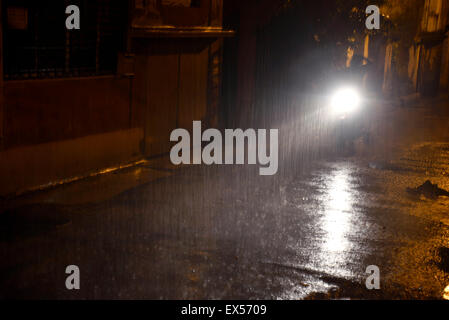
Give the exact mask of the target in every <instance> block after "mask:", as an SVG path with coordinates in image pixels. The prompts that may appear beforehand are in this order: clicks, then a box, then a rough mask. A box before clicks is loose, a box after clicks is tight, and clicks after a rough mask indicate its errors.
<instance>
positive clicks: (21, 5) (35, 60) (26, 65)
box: [2, 0, 128, 80]
mask: <svg viewBox="0 0 449 320" xmlns="http://www.w3.org/2000/svg"><path fill="white" fill-rule="evenodd" d="M71 4H74V5H78V6H79V8H80V12H81V23H80V24H81V29H80V30H67V29H66V27H65V20H66V18H67V16H68V15H67V14H65V8H66V7H67V6H68V5H71ZM2 12H3V21H4V23H3V34H4V36H3V52H4V61H3V66H4V79H5V80H14V79H43V78H63V77H80V76H96V75H107V74H114V73H115V72H116V68H117V56H118V52H119V51H121V50H123V44H124V33H125V31H126V22H127V18H128V5H127V1H124V0H70V1H67V0H48V1H36V0H4V1H3V10H2Z"/></svg>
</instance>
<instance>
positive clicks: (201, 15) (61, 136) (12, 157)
mask: <svg viewBox="0 0 449 320" xmlns="http://www.w3.org/2000/svg"><path fill="white" fill-rule="evenodd" d="M3 1H5V0H3ZM11 1H13V0H11ZM11 1H10V2H11ZM80 1H81V0H80ZM98 1H99V2H101V3H109V2H111V1H117V0H98ZM25 2H26V1H25ZM81 2H82V1H81ZM126 2H127V3H128V4H129V8H130V10H129V11H128V10H123V12H121V14H122V15H123V17H124V18H126V19H127V20H128V24H127V25H125V26H123V27H122V29H120V30H121V31H123V32H124V33H125V34H126V39H124V40H126V41H124V46H123V47H122V48H121V49H120V50H119V51H118V57H117V60H116V65H115V66H114V70H113V72H106V74H103V73H104V72H103V71H104V68H102V67H101V65H98V58H99V55H98V52H97V59H96V60H97V64H96V66H95V64H93V68H91V67H89V68H87V69H86V68H84V69H82V68H81V69H80V68H78V69H76V68H75V69H73V68H72V69H71V68H67V66H68V64H67V63H69V62H70V61H71V60H70V59H68V58H67V57H66V60H65V61H66V65H65V68H64V69H57V68H56V69H54V70H53V69H52V70H50V71H48V70H46V71H45V76H44V77H43V79H40V75H41V74H43V72H40V73H39V72H35V70H31V71H30V72H29V71H28V70H25V72H23V73H19V74H16V75H13V76H11V75H10V74H8V80H6V81H5V80H4V79H3V77H0V78H1V80H0V89H1V92H2V93H4V94H2V95H0V102H2V101H1V99H3V98H4V102H3V103H0V120H2V117H3V120H2V121H1V125H0V131H1V133H2V134H3V137H4V139H2V144H1V145H0V176H2V182H1V183H0V195H2V194H9V193H15V192H21V191H24V190H27V189H29V188H34V187H36V186H41V185H47V184H49V183H54V182H57V181H61V180H65V179H71V178H73V177H80V176H81V177H82V176H85V175H88V174H90V173H92V172H98V171H100V170H102V169H103V168H106V167H114V166H117V165H120V164H123V163H129V162H131V161H136V160H139V159H141V158H142V157H145V156H155V155H159V154H163V153H166V152H168V151H169V148H170V132H171V131H172V130H173V129H176V128H180V127H183V128H186V129H190V130H191V127H192V121H194V120H202V121H203V123H204V124H205V126H207V125H213V123H214V121H215V122H216V121H217V112H218V108H219V103H218V95H219V88H220V74H221V68H220V67H221V40H220V38H221V37H222V36H224V35H223V34H226V32H223V31H222V20H221V19H222V18H221V17H222V1H221V0H210V1H208V0H201V1H192V2H191V3H192V5H191V7H188V8H173V7H170V6H164V5H163V3H164V2H163V1H162V0H151V1H146V2H144V1H134V0H130V1H126ZM126 2H123V1H122V0H120V1H119V2H117V3H126ZM88 3H89V4H90V3H91V2H88ZM0 4H2V0H0ZM3 4H4V2H3ZM35 4H36V5H37V2H36V3H35ZM141 4H143V6H144V7H143V8H141V9H136V8H135V7H134V6H137V5H141ZM145 4H147V5H155V6H156V9H157V10H158V12H159V14H160V15H161V16H160V17H156V20H154V19H152V18H151V19H149V20H148V17H149V16H152V11H151V10H153V9H154V8H150V9H151V10H149V8H148V7H145ZM0 7H1V6H0ZM136 13H137V14H136ZM63 14H64V17H65V16H66V15H65V13H63ZM139 14H140V16H139ZM136 16H137V18H138V19H137V20H138V21H137V20H136V19H135V18H136ZM3 17H4V15H3ZM139 19H140V20H139ZM82 21H83V20H82ZM136 21H137V22H139V23H140V25H139V23H137V24H136ZM161 24H162V25H163V26H162V27H161ZM1 26H2V27H4V26H5V21H2V24H1ZM62 28H64V26H62ZM167 30H168V31H167ZM0 31H1V30H0ZM70 32H71V31H70ZM74 32H76V31H74ZM0 34H1V32H0ZM227 35H229V33H228V34H227ZM120 37H121V36H120V35H118V34H117V38H120ZM67 39H68V38H67ZM108 39H109V40H108V41H110V38H108ZM0 43H2V42H0ZM108 43H109V42H108ZM98 47H101V44H100V45H98V43H97V48H98ZM80 48H83V46H80ZM1 49H2V50H0V51H2V52H4V46H2V47H1ZM72 49H73V48H71V49H70V48H66V49H65V50H66V51H67V52H68V51H70V50H72ZM73 50H74V51H73ZM73 50H72V51H73V52H75V53H76V52H79V48H75V49H73ZM77 50H78V51H77ZM72 51H70V52H72ZM44 53H45V50H44V49H42V50H41V51H40V56H38V58H39V57H42V56H43V57H45V54H44ZM94 60H95V59H94ZM77 61H78V60H77ZM0 68H1V64H0ZM98 71H100V72H98ZM86 72H87V73H88V74H84V73H86ZM1 74H2V75H3V73H1ZM17 77H19V78H20V77H28V79H16V80H12V79H13V78H17Z"/></svg>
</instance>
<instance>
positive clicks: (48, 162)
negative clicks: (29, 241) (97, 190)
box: [0, 128, 143, 195]
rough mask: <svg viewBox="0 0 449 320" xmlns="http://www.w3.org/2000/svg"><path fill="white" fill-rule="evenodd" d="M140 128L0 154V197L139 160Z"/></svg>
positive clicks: (20, 148) (141, 133) (23, 147)
mask: <svg viewBox="0 0 449 320" xmlns="http://www.w3.org/2000/svg"><path fill="white" fill-rule="evenodd" d="M142 139H143V130H142V129H141V128H136V129H129V130H121V131H114V132H109V133H102V134H97V135H89V136H86V137H83V138H77V139H69V140H63V141H57V142H50V143H43V144H37V145H30V146H22V147H18V148H12V149H8V150H6V151H3V152H0V177H1V180H0V182H1V183H0V195H9V194H16V193H20V192H23V191H26V190H30V189H34V188H40V187H43V186H46V185H49V184H57V183H60V182H63V181H64V180H71V179H74V178H77V177H83V176H85V175H89V174H91V173H95V172H97V171H98V170H100V169H104V168H108V167H115V166H117V165H119V164H125V163H129V162H131V161H134V160H138V159H140V158H141V152H140V147H141V141H142Z"/></svg>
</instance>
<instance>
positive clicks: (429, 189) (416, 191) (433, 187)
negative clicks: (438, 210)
mask: <svg viewBox="0 0 449 320" xmlns="http://www.w3.org/2000/svg"><path fill="white" fill-rule="evenodd" d="M407 192H408V193H410V194H412V195H416V196H421V195H423V196H425V197H426V198H429V199H437V198H438V197H440V196H446V197H449V191H447V190H444V189H441V188H439V187H438V185H437V184H433V183H432V182H431V181H430V180H427V181H426V182H424V183H423V184H422V185H420V186H419V187H417V188H407Z"/></svg>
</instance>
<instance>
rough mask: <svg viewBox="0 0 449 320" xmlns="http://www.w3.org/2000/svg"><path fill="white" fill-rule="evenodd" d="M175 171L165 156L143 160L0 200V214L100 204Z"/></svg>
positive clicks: (174, 167)
mask: <svg viewBox="0 0 449 320" xmlns="http://www.w3.org/2000/svg"><path fill="white" fill-rule="evenodd" d="M176 169H178V167H177V166H174V165H172V164H171V163H170V159H169V158H168V156H162V157H159V158H154V159H150V160H143V161H140V162H139V163H138V164H137V165H134V166H130V167H127V168H124V169H118V170H116V171H113V172H106V173H102V174H98V175H96V176H92V177H88V178H85V179H81V180H77V181H73V182H69V183H66V184H62V185H58V186H54V187H50V188H48V189H45V190H40V191H32V192H29V193H25V194H23V195H20V196H17V197H13V198H9V199H1V198H0V214H1V213H2V211H7V210H9V209H12V208H16V207H21V206H27V205H32V204H38V203H39V204H53V205H63V206H70V205H83V204H89V203H98V202H102V201H105V200H108V199H111V198H113V197H114V196H116V195H118V194H121V193H123V192H125V191H127V190H130V189H133V188H135V187H137V186H139V185H143V184H146V183H150V182H152V181H155V180H158V179H161V178H165V177H168V176H171V175H173V173H174V171H175V170H176Z"/></svg>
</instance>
